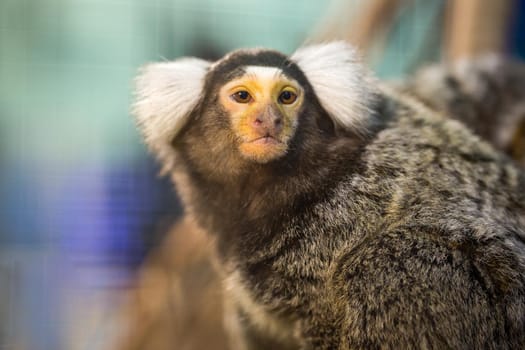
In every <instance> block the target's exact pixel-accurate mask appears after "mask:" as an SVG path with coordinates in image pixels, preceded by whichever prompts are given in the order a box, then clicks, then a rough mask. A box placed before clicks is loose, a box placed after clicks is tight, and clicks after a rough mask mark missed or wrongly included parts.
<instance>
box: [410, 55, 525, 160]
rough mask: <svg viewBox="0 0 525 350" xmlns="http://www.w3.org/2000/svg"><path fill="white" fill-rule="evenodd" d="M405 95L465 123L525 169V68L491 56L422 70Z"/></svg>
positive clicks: (412, 80) (522, 65) (506, 59)
mask: <svg viewBox="0 0 525 350" xmlns="http://www.w3.org/2000/svg"><path fill="white" fill-rule="evenodd" d="M403 89H404V90H405V92H406V93H409V94H410V95H412V96H414V97H416V98H418V99H420V100H421V101H423V102H424V103H425V104H426V105H428V106H429V107H431V108H434V109H437V110H439V111H443V112H445V113H446V114H447V115H448V116H450V117H452V118H455V119H458V120H461V121H462V122H463V123H465V124H466V125H467V126H468V127H469V128H470V129H471V130H473V131H474V133H476V134H477V135H479V136H481V137H482V138H484V139H485V140H488V141H489V142H490V143H492V144H493V145H495V146H496V147H497V149H499V150H501V151H503V152H505V153H507V154H509V155H510V156H511V157H512V158H514V159H515V160H516V161H518V163H520V164H521V165H523V166H525V64H524V63H523V62H518V61H513V60H511V59H508V58H504V57H502V56H497V55H487V56H481V57H477V58H472V59H468V60H462V61H459V62H456V63H454V64H449V65H445V64H435V65H431V66H427V67H424V68H422V69H421V70H419V71H418V72H417V73H416V74H414V75H413V76H411V77H410V78H409V79H408V80H407V81H406V82H405V83H404V86H403Z"/></svg>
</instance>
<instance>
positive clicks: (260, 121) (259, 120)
mask: <svg viewBox="0 0 525 350" xmlns="http://www.w3.org/2000/svg"><path fill="white" fill-rule="evenodd" d="M253 123H254V124H255V125H261V124H262V123H263V121H262V119H260V118H255V120H254V121H253Z"/></svg>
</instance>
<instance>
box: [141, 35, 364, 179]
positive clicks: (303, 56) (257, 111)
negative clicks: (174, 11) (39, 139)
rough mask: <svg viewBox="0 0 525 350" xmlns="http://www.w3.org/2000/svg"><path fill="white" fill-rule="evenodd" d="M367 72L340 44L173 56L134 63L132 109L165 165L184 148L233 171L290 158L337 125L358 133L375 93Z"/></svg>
mask: <svg viewBox="0 0 525 350" xmlns="http://www.w3.org/2000/svg"><path fill="white" fill-rule="evenodd" d="M368 80H369V79H368V76H367V73H366V70H365V69H363V68H362V66H361V64H360V63H359V62H358V59H357V57H356V53H355V51H354V49H353V48H351V47H350V46H348V45H347V44H345V43H343V42H335V43H330V44H325V45H314V46H309V47H305V48H302V49H299V50H298V51H297V52H295V53H294V54H293V55H291V56H290V57H287V56H285V55H283V54H281V53H279V52H276V51H272V50H266V49H252V50H238V51H234V52H232V53H230V54H228V55H226V56H225V57H224V58H222V59H220V60H219V61H217V62H207V61H204V60H201V59H197V58H181V59H179V60H176V61H173V62H164V63H154V64H150V65H148V66H146V67H145V68H144V69H143V70H142V73H141V75H140V76H139V78H138V79H137V101H136V103H135V107H134V114H135V116H136V118H137V121H138V124H139V128H140V129H141V131H142V133H143V136H144V138H145V140H146V143H147V144H148V146H149V147H150V148H151V149H152V150H153V152H154V153H155V154H156V155H157V156H158V157H159V158H160V160H161V161H162V162H163V163H164V166H165V169H166V170H169V169H170V168H171V167H172V166H173V163H174V162H176V158H177V157H176V155H177V154H178V151H180V150H184V152H183V153H184V156H185V158H186V161H190V162H194V163H196V164H195V165H196V166H197V167H201V168H203V169H202V170H205V171H211V172H220V171H221V169H222V170H229V171H233V172H234V170H235V169H239V168H242V167H243V166H246V165H250V164H259V165H263V164H268V163H272V162H276V161H280V160H283V159H284V158H286V157H293V156H294V152H304V151H305V147H307V145H308V144H311V143H312V142H313V141H312V140H318V141H320V140H321V139H323V138H329V137H331V136H333V135H335V134H337V133H338V131H343V132H344V131H348V132H351V133H353V134H356V135H360V134H365V133H366V132H367V128H368V126H369V124H370V122H371V121H370V119H371V116H370V114H371V113H370V110H369V108H370V107H369V106H370V100H371V98H372V95H373V88H372V86H373V84H370V82H369V81H368ZM203 159H205V164H207V165H205V164H204V163H203ZM204 168H207V169H204Z"/></svg>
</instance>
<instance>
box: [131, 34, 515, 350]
mask: <svg viewBox="0 0 525 350" xmlns="http://www.w3.org/2000/svg"><path fill="white" fill-rule="evenodd" d="M134 114H135V116H136V120H137V123H138V126H139V128H140V130H141V131H142V133H143V136H144V139H145V142H146V144H147V145H148V146H149V147H150V149H151V150H152V152H153V153H154V154H155V155H156V156H157V157H158V159H159V160H160V161H161V162H162V164H163V166H164V171H165V172H166V173H169V174H170V175H171V177H172V178H173V180H174V182H175V184H176V187H177V189H178V191H179V193H180V195H181V197H182V199H183V202H184V205H185V208H186V213H187V215H189V216H190V217H191V218H192V219H193V220H195V221H196V222H197V223H198V225H199V226H200V227H202V228H203V229H204V230H205V231H206V232H207V233H208V234H209V235H212V236H213V237H214V239H215V240H216V243H217V252H218V255H219V259H220V263H221V268H222V270H223V273H224V275H225V279H224V283H225V290H226V293H227V296H228V297H227V306H228V307H229V308H230V310H231V311H232V312H233V314H230V315H229V316H228V322H229V323H228V325H229V328H230V329H231V331H232V347H233V348H234V349H242V348H244V349H280V348H281V349H379V348H385V349H413V348H428V349H444V348H454V349H473V348H474V349H480V348H484V349H485V348H486V349H506V348H508V349H509V348H520V347H521V346H523V344H525V176H524V175H523V173H520V171H519V170H517V169H516V168H515V166H514V165H513V164H512V163H511V162H510V161H509V160H507V158H506V157H505V156H503V155H501V154H500V153H498V152H497V151H495V150H494V149H493V148H492V147H491V146H490V145H489V144H488V143H485V142H484V141H482V140H481V139H480V138H478V137H477V136H475V135H474V134H473V133H472V132H471V131H469V130H468V129H467V128H466V127H464V126H463V125H462V124H461V123H459V122H457V121H454V120H451V119H450V118H447V117H445V116H442V115H440V114H438V113H436V112H434V111H432V110H431V109H427V108H426V107H425V106H423V105H422V104H421V103H418V102H415V100H413V99H411V98H409V97H405V96H403V95H401V94H398V93H396V92H393V91H392V90H390V89H389V88H387V87H385V86H383V85H381V84H380V83H378V82H377V81H376V80H375V79H374V78H373V76H372V75H371V74H370V73H369V72H367V70H366V69H364V68H363V66H362V65H361V63H360V62H359V60H358V59H357V58H356V53H355V52H354V50H353V49H352V48H351V47H349V46H348V45H346V44H344V43H341V42H335V43H330V44H324V45H317V46H310V47H305V48H301V49H299V50H298V51H297V52H295V53H294V54H292V55H291V56H289V57H288V56H285V55H283V54H281V53H278V52H275V51H271V50H265V49H258V50H239V51H235V52H233V53H230V54H228V55H227V56H225V57H224V58H222V59H221V60H219V61H217V62H207V61H203V60H199V59H193V58H184V59H180V60H176V61H173V62H165V63H158V64H151V65H149V66H146V67H145V68H144V69H143V70H142V72H141V74H140V76H139V78H138V79H137V97H136V102H135V105H134Z"/></svg>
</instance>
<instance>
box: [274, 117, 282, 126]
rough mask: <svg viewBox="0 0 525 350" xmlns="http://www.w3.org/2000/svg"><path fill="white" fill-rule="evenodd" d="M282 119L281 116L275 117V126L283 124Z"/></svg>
mask: <svg viewBox="0 0 525 350" xmlns="http://www.w3.org/2000/svg"><path fill="white" fill-rule="evenodd" d="M282 122H283V121H282V119H281V118H278V119H275V126H280V125H281V124H282Z"/></svg>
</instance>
